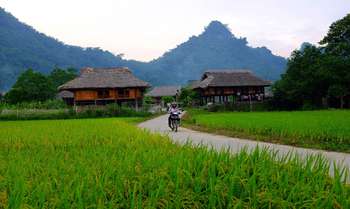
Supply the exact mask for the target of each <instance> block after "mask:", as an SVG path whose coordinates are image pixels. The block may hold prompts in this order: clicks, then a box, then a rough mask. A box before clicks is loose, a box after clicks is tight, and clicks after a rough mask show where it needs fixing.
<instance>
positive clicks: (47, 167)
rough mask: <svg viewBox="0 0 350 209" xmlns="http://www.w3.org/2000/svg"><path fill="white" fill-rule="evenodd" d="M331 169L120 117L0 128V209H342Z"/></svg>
mask: <svg viewBox="0 0 350 209" xmlns="http://www.w3.org/2000/svg"><path fill="white" fill-rule="evenodd" d="M128 120H129V119H127V122H128ZM329 168H330V165H329V164H328V163H327V161H326V160H325V159H323V158H322V157H320V156H309V157H308V158H306V159H305V160H303V159H300V158H299V157H298V156H295V155H294V154H292V153H290V154H289V155H286V156H280V155H278V153H277V152H275V151H269V150H267V149H261V148H256V149H255V150H253V151H248V150H242V151H241V152H239V153H236V154H232V153H230V152H229V150H223V151H220V152H218V151H215V150H213V149H210V148H207V147H205V146H193V145H191V144H190V143H187V144H185V145H183V146H180V145H178V144H174V143H173V142H172V141H171V140H169V138H166V137H164V136H160V135H156V134H151V133H149V132H146V131H143V130H140V129H137V128H136V127H135V126H133V125H131V124H128V123H126V122H125V119H116V118H109V119H83V120H82V119H80V120H46V121H6V122H0V208H349V207H350V186H349V185H348V184H346V182H345V180H344V179H345V178H346V175H347V174H346V169H342V168H338V167H337V166H334V170H335V172H334V177H330V176H329V175H328V171H329Z"/></svg>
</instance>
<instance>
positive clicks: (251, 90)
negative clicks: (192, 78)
mask: <svg viewBox="0 0 350 209" xmlns="http://www.w3.org/2000/svg"><path fill="white" fill-rule="evenodd" d="M238 92H240V93H241V94H256V93H259V94H260V93H264V87H262V86H251V87H222V88H214V87H209V88H206V89H203V90H201V95H203V96H214V95H233V94H237V93H238Z"/></svg>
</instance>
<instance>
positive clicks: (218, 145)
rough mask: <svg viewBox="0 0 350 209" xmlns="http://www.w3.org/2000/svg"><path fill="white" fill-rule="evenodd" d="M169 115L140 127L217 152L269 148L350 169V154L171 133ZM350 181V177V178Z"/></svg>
mask: <svg viewBox="0 0 350 209" xmlns="http://www.w3.org/2000/svg"><path fill="white" fill-rule="evenodd" d="M167 120H168V115H162V116H159V117H157V118H154V119H151V120H148V121H145V122H143V123H140V124H139V127H141V128H145V129H148V130H150V131H151V132H158V133H161V134H165V135H168V136H170V137H171V139H173V140H174V141H175V142H178V143H185V142H187V141H188V140H190V141H191V142H192V143H193V144H204V145H207V146H208V147H213V148H215V149H217V150H220V149H230V151H232V152H233V153H234V152H238V151H239V150H241V149H242V148H244V147H246V148H247V149H248V150H252V149H254V148H255V147H256V146H258V145H259V147H268V148H269V149H272V150H276V151H278V153H279V154H280V155H285V154H287V153H289V152H295V153H297V154H298V155H299V156H301V157H306V156H307V155H310V154H314V155H316V154H320V155H323V156H324V157H325V158H326V159H328V160H329V161H330V162H336V164H337V165H338V166H345V167H347V168H350V154H346V153H339V152H327V151H322V150H315V149H305V148H297V147H292V146H287V145H279V144H272V143H266V142H257V141H253V140H248V139H238V138H232V137H227V136H220V135H214V134H209V133H203V132H198V131H193V130H190V129H186V128H182V127H181V128H180V129H179V131H178V132H176V133H175V132H171V131H170V129H169V128H168V125H167ZM330 173H331V174H332V168H331V171H330ZM349 180H350V177H349Z"/></svg>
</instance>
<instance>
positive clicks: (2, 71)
mask: <svg viewBox="0 0 350 209" xmlns="http://www.w3.org/2000/svg"><path fill="white" fill-rule="evenodd" d="M121 64H122V59H121V58H120V57H118V56H115V55H113V54H112V53H110V52H108V51H103V50H101V49H99V48H82V47H77V46H70V45H66V44H64V43H62V42H60V41H58V40H56V39H54V38H51V37H48V36H46V35H45V34H43V33H40V32H38V31H36V30H35V29H33V28H32V27H30V26H28V25H26V24H24V23H21V22H20V21H18V20H17V19H16V18H15V17H14V16H12V15H11V14H10V13H7V12H6V11H5V10H4V9H2V8H0V90H1V89H7V88H8V87H10V85H11V84H13V83H14V81H15V80H16V78H17V76H18V75H19V74H20V73H21V72H22V71H24V70H25V69H27V68H32V69H35V70H39V71H41V72H43V73H48V72H49V71H51V70H52V69H53V68H54V67H55V66H59V67H63V68H66V67H75V68H80V67H83V66H96V67H109V66H110V67H112V66H119V65H121Z"/></svg>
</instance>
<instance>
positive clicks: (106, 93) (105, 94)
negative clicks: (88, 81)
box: [97, 89, 110, 99]
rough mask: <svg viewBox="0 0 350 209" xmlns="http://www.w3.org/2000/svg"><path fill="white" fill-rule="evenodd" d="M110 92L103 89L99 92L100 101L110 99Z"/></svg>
mask: <svg viewBox="0 0 350 209" xmlns="http://www.w3.org/2000/svg"><path fill="white" fill-rule="evenodd" d="M109 96H110V95H109V90H108V89H101V90H97V97H98V98H100V99H103V98H109Z"/></svg>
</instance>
